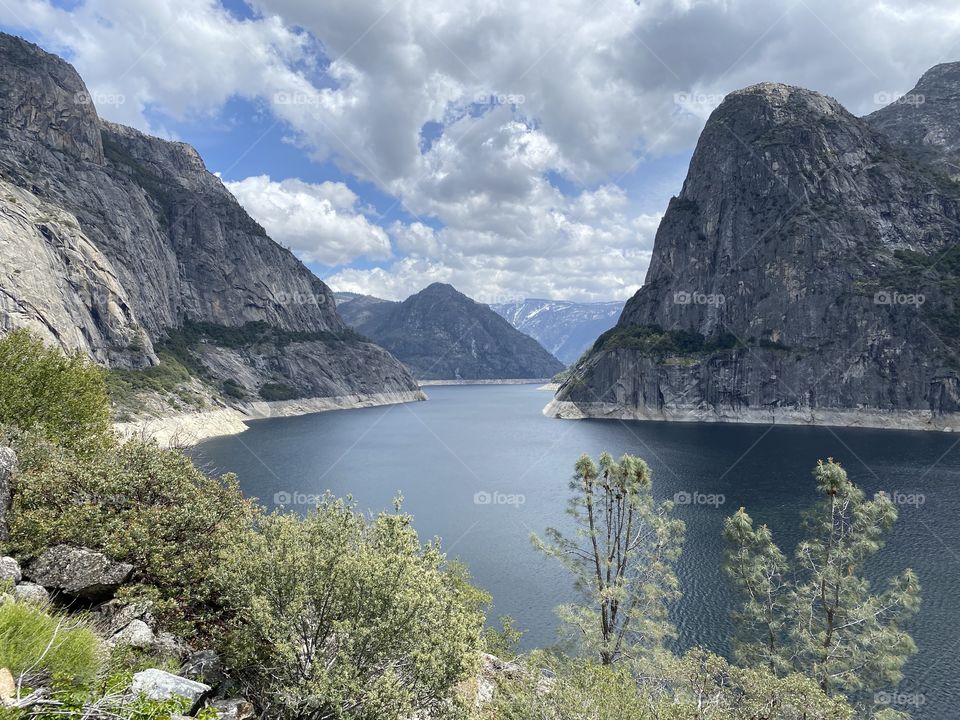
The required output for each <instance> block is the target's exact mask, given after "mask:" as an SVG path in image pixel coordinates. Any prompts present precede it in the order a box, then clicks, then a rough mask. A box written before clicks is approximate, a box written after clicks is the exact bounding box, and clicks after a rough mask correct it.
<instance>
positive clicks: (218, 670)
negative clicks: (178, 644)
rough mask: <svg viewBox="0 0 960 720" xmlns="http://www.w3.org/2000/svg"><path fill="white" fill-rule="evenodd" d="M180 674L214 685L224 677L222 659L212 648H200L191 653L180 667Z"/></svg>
mask: <svg viewBox="0 0 960 720" xmlns="http://www.w3.org/2000/svg"><path fill="white" fill-rule="evenodd" d="M180 674H181V675H183V676H184V677H187V678H190V679H191V680H197V681H199V682H204V683H208V684H210V685H213V686H214V687H217V686H218V685H221V684H222V683H223V681H224V680H225V679H226V677H225V675H224V672H223V661H222V660H221V659H220V656H219V655H217V653H216V652H214V651H213V650H201V651H200V652H196V653H194V654H193V655H191V656H190V657H189V658H187V661H186V662H185V663H184V664H183V666H182V667H181V668H180Z"/></svg>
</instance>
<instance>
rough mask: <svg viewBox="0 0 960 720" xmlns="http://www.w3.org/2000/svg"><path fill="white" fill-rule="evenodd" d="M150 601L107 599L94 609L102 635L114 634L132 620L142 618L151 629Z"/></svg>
mask: <svg viewBox="0 0 960 720" xmlns="http://www.w3.org/2000/svg"><path fill="white" fill-rule="evenodd" d="M150 607H151V605H150V603H138V602H137V603H127V602H123V601H122V600H117V599H116V598H114V599H113V600H109V601H107V602H105V603H101V604H100V605H98V606H97V607H96V608H95V609H94V613H95V617H96V619H97V624H98V625H99V626H100V628H101V632H102V633H103V634H104V635H115V634H116V633H118V632H120V631H121V630H123V629H124V628H125V627H127V625H129V624H130V623H131V622H133V621H134V620H142V621H143V622H144V623H145V624H146V625H147V626H148V627H150V628H151V629H152V628H153V626H154V619H153V614H152V613H151V611H150Z"/></svg>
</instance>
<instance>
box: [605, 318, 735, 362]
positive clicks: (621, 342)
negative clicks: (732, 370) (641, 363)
mask: <svg viewBox="0 0 960 720" xmlns="http://www.w3.org/2000/svg"><path fill="white" fill-rule="evenodd" d="M738 345H739V342H738V341H737V338H736V337H735V336H734V335H733V334H732V333H729V332H726V331H724V332H720V333H719V334H717V335H716V336H714V337H710V338H707V337H705V336H704V335H702V334H701V333H699V332H696V331H694V330H664V329H663V328H661V327H660V326H658V325H635V326H629V327H627V326H619V325H618V326H617V327H614V328H612V329H610V330H607V332H605V333H603V334H602V335H601V336H600V337H599V338H597V341H596V342H595V343H594V344H593V352H594V353H598V352H606V351H609V350H617V349H620V348H629V349H633V350H640V351H642V352H643V353H644V354H648V355H652V356H654V357H656V358H658V359H663V358H666V357H670V356H675V355H695V354H699V353H711V352H716V351H718V350H732V349H735V348H737V347H738Z"/></svg>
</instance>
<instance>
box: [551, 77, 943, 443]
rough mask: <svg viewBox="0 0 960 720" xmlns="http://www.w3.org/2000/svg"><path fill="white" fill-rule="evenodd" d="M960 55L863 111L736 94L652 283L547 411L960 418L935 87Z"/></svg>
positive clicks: (673, 221) (666, 226) (708, 133)
mask: <svg viewBox="0 0 960 720" xmlns="http://www.w3.org/2000/svg"><path fill="white" fill-rule="evenodd" d="M958 72H960V66H958V65H950V66H940V67H938V68H935V69H934V70H933V71H931V73H928V74H927V75H926V76H924V77H925V82H923V83H921V84H922V85H923V86H924V88H923V89H924V92H926V93H927V102H925V103H924V104H914V105H910V106H907V105H904V104H898V105H897V106H895V107H893V108H888V109H886V110H884V111H881V112H880V113H879V114H875V115H874V116H871V117H870V118H867V120H866V121H865V120H862V119H858V118H856V117H854V116H853V115H851V114H850V113H849V112H847V111H846V110H845V109H844V108H843V107H842V106H841V105H840V104H839V103H838V102H836V101H835V100H833V99H831V98H828V97H825V96H823V95H820V94H818V93H815V92H811V91H808V90H803V89H800V88H796V87H789V86H786V85H778V84H769V83H765V84H761V85H756V86H753V87H749V88H746V89H745V90H741V91H738V92H734V93H732V94H730V95H729V96H727V98H726V99H725V100H724V101H723V103H722V104H721V105H720V106H719V107H718V108H717V109H716V110H715V111H714V112H713V114H712V115H711V117H710V119H709V120H708V122H707V124H706V126H705V128H704V130H703V134H702V135H701V137H700V140H699V142H698V144H697V148H696V150H695V152H694V155H693V158H692V160H691V163H690V168H689V172H688V174H687V178H686V180H685V182H684V185H683V189H682V191H681V192H680V195H679V196H678V197H675V198H673V199H672V200H671V201H670V204H669V206H668V208H667V211H666V214H665V215H664V218H663V220H662V222H661V224H660V227H659V229H658V231H657V236H656V240H655V246H654V252H653V257H652V260H651V264H650V268H649V270H648V273H647V278H646V282H645V284H644V285H643V287H642V288H641V289H640V290H639V291H638V292H637V294H636V295H635V296H634V297H633V298H632V299H631V300H630V301H629V302H628V303H627V305H626V307H625V308H624V311H623V314H622V316H621V318H620V321H619V322H618V324H617V326H616V327H615V328H614V329H612V330H611V331H609V332H607V333H604V334H603V335H602V336H600V338H599V339H598V340H597V342H596V343H595V344H594V346H593V348H592V350H591V352H590V354H589V356H588V357H586V358H585V359H584V360H583V361H582V362H581V363H579V365H578V367H577V368H576V369H575V371H574V372H573V373H572V375H571V377H570V379H569V380H568V381H567V382H566V383H565V384H564V385H563V386H562V387H561V388H560V390H559V391H558V393H557V397H556V400H555V401H554V402H553V403H551V404H550V405H549V406H548V407H547V408H546V409H545V412H547V413H551V414H556V415H561V416H569V417H581V416H584V415H589V416H609V417H621V418H652V419H669V420H726V421H743V422H789V423H822V424H862V425H873V426H881V427H882V426H901V427H917V428H939V427H957V426H960V415H958V403H960V393H958V373H957V369H958V367H960V313H958V300H960V296H958V287H960V249H958V247H957V241H958V240H960V185H958V184H957V183H956V182H955V181H954V180H953V179H952V178H951V177H950V174H949V173H948V172H945V165H944V163H943V162H942V159H943V158H944V157H946V156H947V155H949V153H950V152H951V151H952V148H953V147H954V145H953V140H952V138H954V137H955V136H956V135H955V131H956V128H957V119H956V118H957V116H956V114H955V113H953V114H951V113H950V112H947V111H944V110H943V108H941V107H940V102H941V101H940V100H939V98H945V100H944V101H943V102H950V103H952V102H954V101H955V98H956V96H955V93H954V91H953V89H952V87H953V85H952V84H953V80H950V83H949V86H948V84H946V83H945V82H944V80H943V79H944V78H956V77H957V73H958ZM914 110H916V111H918V112H919V113H920V114H921V115H918V116H914V115H912V114H910V112H912V111H914ZM924 118H925V119H924ZM916 127H928V128H934V127H938V128H940V130H938V131H937V132H932V131H931V132H925V133H922V134H919V133H917V132H915V131H914V130H911V129H910V128H916ZM918 137H919V138H920V139H921V141H922V142H923V143H925V147H924V151H923V152H918V151H917V150H916V146H915V145H914V144H911V143H912V142H913V141H914V140H916V138H918ZM905 140H910V141H911V142H910V143H908V142H905Z"/></svg>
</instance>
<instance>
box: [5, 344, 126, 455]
mask: <svg viewBox="0 0 960 720" xmlns="http://www.w3.org/2000/svg"><path fill="white" fill-rule="evenodd" d="M0 425H6V426H10V427H15V428H19V429H22V430H32V429H38V430H39V431H41V432H42V433H43V434H44V435H45V436H46V437H47V438H48V439H50V440H52V441H53V442H56V443H58V444H60V445H63V446H65V447H69V448H73V449H78V448H80V447H81V446H84V445H87V444H89V443H91V442H92V443H94V444H95V445H105V444H109V443H110V441H111V439H112V428H111V425H110V402H109V400H108V398H107V391H106V386H105V384H104V380H103V373H102V371H101V370H100V369H99V368H97V367H96V366H95V365H94V364H93V363H91V362H90V361H89V360H88V359H87V358H86V357H84V356H81V355H79V354H74V355H69V356H66V355H64V354H63V353H62V352H61V351H60V350H59V349H57V348H49V347H46V346H45V345H44V344H43V342H41V341H40V339H39V338H37V337H36V336H35V335H33V334H32V333H30V332H28V331H26V330H14V331H13V332H10V333H8V334H7V335H6V336H5V337H3V338H0Z"/></svg>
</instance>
